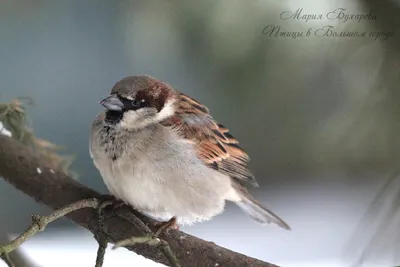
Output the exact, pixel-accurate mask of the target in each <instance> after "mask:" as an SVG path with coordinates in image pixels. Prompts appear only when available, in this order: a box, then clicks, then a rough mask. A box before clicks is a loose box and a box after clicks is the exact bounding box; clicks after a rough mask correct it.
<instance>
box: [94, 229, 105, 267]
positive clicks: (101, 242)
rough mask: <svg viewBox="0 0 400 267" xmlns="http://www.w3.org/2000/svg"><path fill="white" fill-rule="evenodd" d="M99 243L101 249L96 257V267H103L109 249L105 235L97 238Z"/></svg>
mask: <svg viewBox="0 0 400 267" xmlns="http://www.w3.org/2000/svg"><path fill="white" fill-rule="evenodd" d="M96 240H97V242H98V243H99V248H98V249H97V256H96V264H95V267H102V266H103V262H104V255H105V254H106V249H107V243H108V242H107V238H105V237H104V235H100V236H98V237H96Z"/></svg>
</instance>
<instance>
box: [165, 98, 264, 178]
mask: <svg viewBox="0 0 400 267" xmlns="http://www.w3.org/2000/svg"><path fill="white" fill-rule="evenodd" d="M178 99H180V101H179V100H178V101H177V106H176V112H175V115H174V116H172V117H170V118H168V119H167V120H165V121H163V122H161V124H162V125H164V126H167V127H172V128H174V129H175V130H176V132H177V133H178V134H179V135H181V136H182V137H183V138H185V139H188V140H190V141H192V142H193V143H194V144H195V147H196V151H197V155H198V156H199V158H200V159H201V160H203V162H204V163H206V164H207V165H209V166H210V167H211V168H213V169H215V170H218V171H219V172H221V173H224V174H226V175H228V176H230V177H232V178H235V179H238V180H240V181H246V182H249V183H251V184H253V185H254V186H258V184H257V182H256V180H255V178H254V176H253V174H252V173H251V172H250V170H249V169H248V168H247V164H248V161H249V157H248V155H247V154H246V153H245V152H244V151H243V149H242V148H241V147H239V145H238V141H237V140H236V139H235V137H233V136H232V135H231V134H230V133H229V129H228V128H226V127H224V126H223V125H221V124H218V123H216V122H215V121H214V119H213V118H212V117H211V115H210V114H209V111H208V108H207V107H206V106H204V105H202V104H201V103H199V102H198V101H196V100H195V99H193V98H191V97H189V96H187V95H185V94H182V93H181V94H180V95H179V98H178Z"/></svg>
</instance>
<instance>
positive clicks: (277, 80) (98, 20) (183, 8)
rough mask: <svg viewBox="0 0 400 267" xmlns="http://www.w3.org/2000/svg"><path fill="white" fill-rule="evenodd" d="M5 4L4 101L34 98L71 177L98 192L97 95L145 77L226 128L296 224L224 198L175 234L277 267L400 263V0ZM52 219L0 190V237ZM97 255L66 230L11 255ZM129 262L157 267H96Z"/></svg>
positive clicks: (1, 47)
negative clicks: (213, 211) (34, 217)
mask: <svg viewBox="0 0 400 267" xmlns="http://www.w3.org/2000/svg"><path fill="white" fill-rule="evenodd" d="M0 5H1V6H0V58H1V60H0V82H1V84H0V102H9V101H11V100H12V99H14V98H15V97H18V96H28V97H32V98H33V100H34V102H35V105H34V106H33V107H31V108H29V110H28V112H29V116H30V118H31V121H32V125H33V128H34V131H35V134H36V135H37V136H39V137H41V138H43V139H46V140H49V141H51V142H53V143H56V144H58V145H61V146H64V147H66V148H67V152H66V153H69V154H73V155H75V156H76V158H75V161H74V163H73V165H72V166H71V169H73V171H75V172H76V173H78V174H79V178H78V179H79V181H80V182H81V183H83V184H85V185H87V186H89V187H92V188H94V189H96V190H99V191H101V192H104V193H106V189H105V186H104V185H103V182H102V180H101V178H100V176H99V173H98V172H97V170H96V169H95V168H94V166H93V164H92V161H91V159H90V157H89V153H88V136H89V129H90V125H91V123H92V121H93V119H94V117H95V116H96V114H97V113H99V112H100V111H101V110H102V108H101V106H100V105H98V102H99V100H101V99H102V98H103V97H104V96H106V95H108V93H109V91H110V89H111V87H112V86H113V85H114V84H115V83H116V82H117V81H118V80H119V79H121V78H123V77H125V76H130V75H137V74H149V75H152V76H154V77H156V78H158V79H160V80H162V81H165V82H167V83H169V84H170V85H172V86H173V87H175V88H176V89H179V90H181V91H182V92H184V93H186V94H189V95H191V96H192V97H194V98H195V99H197V100H199V101H200V102H202V103H204V104H206V105H207V106H208V107H209V108H210V110H211V112H212V114H213V116H214V118H215V119H216V120H218V121H219V122H221V123H223V124H224V125H226V126H227V127H229V128H230V129H231V131H232V133H233V134H234V135H235V137H237V138H238V139H239V140H240V143H241V145H242V147H243V148H245V149H246V151H248V153H249V155H250V157H251V158H252V161H251V163H250V168H251V169H252V170H253V172H254V174H255V175H256V177H257V179H258V181H259V183H260V188H253V189H251V191H252V192H253V193H254V195H255V196H256V197H258V198H259V199H260V201H261V202H262V203H264V204H265V205H266V206H267V207H269V208H270V209H271V210H273V211H274V212H275V213H277V214H278V215H279V216H281V217H282V218H283V219H284V220H285V221H287V222H288V223H289V224H290V226H291V227H292V229H293V230H292V231H291V232H288V231H284V230H282V229H278V228H277V227H274V226H267V227H262V226H259V225H257V224H254V223H253V222H252V221H251V220H250V219H249V218H247V217H246V216H245V215H244V214H243V213H242V212H241V211H240V210H239V209H238V208H237V207H235V206H234V205H230V204H228V205H227V207H226V212H225V213H223V214H222V215H219V216H217V217H216V218H215V219H213V220H212V221H210V222H206V223H203V224H197V225H195V226H191V227H184V228H183V230H184V231H186V232H188V233H190V234H193V235H196V236H198V237H200V238H203V239H206V240H210V241H214V242H216V243H217V244H219V245H221V246H224V247H227V248H229V249H232V250H235V251H238V252H241V253H244V254H247V255H249V256H252V257H256V258H259V259H262V260H265V261H268V262H271V263H274V264H277V265H279V266H287V267H301V266H305V267H312V266H318V267H325V266H329V267H330V266H340V267H341V266H374V267H375V266H395V265H396V264H397V265H399V264H400V255H399V253H398V251H399V245H400V244H399V237H400V235H399V233H400V232H399V230H398V226H399V223H400V217H399V216H400V215H399V212H398V210H399V209H398V206H399V205H400V201H399V196H400V194H399V193H400V179H399V176H398V171H399V167H398V161H399V160H400V149H399V148H400V141H399V138H398V137H399V132H400V105H399V104H400V90H399V86H398V85H399V82H400V75H399V66H400V64H399V63H400V61H399V60H400V53H399V51H400V37H399V34H400V32H399V31H400V17H399V16H398V14H400V1H398V0H397V1H394V0H382V1H375V0H351V1H349V0H343V1H339V0H337V1H335V0H331V1H329V0H302V1H299V0H285V1H272V0H253V1H240V0H220V1H211V0H203V1H178V0H169V1H144V0H142V1H139V0H137V1H134V0H131V1H127V0H125V1H123V0H121V1H99V0H98V1H94V0H86V1H80V0H69V1H45V0H36V1H30V0H3V1H0ZM338 8H342V9H343V10H340V9H339V10H338ZM312 14H317V15H318V14H322V17H321V18H320V19H319V18H318V16H316V17H314V18H313V19H309V20H308V21H306V19H305V18H306V16H308V15H312ZM328 14H330V15H329V16H328ZM340 14H342V15H340ZM352 14H353V15H357V14H361V15H367V14H370V15H369V16H358V17H354V16H353V17H350V15H352ZM345 15H348V16H347V17H346V16H345ZM346 18H348V19H347V20H346ZM274 27H275V28H274ZM279 27H280V28H279ZM326 27H328V28H326ZM329 27H332V28H329ZM278 28H279V30H278ZM310 28H311V29H310ZM271 29H274V31H272V30H271ZM309 29H310V33H311V34H310V35H309V36H307V35H306V33H307V31H308V30H309ZM319 29H320V31H318V32H317V30H319ZM301 32H303V33H302V34H300V33H301ZM331 32H337V35H336V36H335V34H333V33H331ZM340 32H345V33H346V34H345V35H344V36H343V34H342V36H341V35H340ZM363 32H365V34H362V33H363ZM370 35H371V36H370ZM295 37H296V38H295ZM49 212H50V211H49V210H48V209H46V208H44V207H41V206H39V205H38V204H37V203H35V202H34V201H33V200H32V199H30V198H28V197H26V196H25V195H23V194H22V193H20V192H18V191H16V190H15V189H14V188H13V187H11V186H10V185H8V184H7V183H5V182H4V181H2V180H0V236H1V238H0V242H1V243H5V242H7V238H11V237H15V236H16V235H17V234H18V233H20V232H21V231H23V230H24V229H25V228H26V227H27V226H28V224H29V223H30V214H31V213H40V214H47V213H49ZM233 233H234V234H233ZM96 248H97V245H96V242H95V240H94V239H93V238H92V237H91V236H90V234H89V233H88V232H86V231H84V230H83V229H81V228H79V227H78V226H76V225H73V224H72V223H70V222H68V221H67V220H61V221H58V222H56V223H54V224H52V225H50V226H49V228H47V229H46V231H45V232H44V233H40V234H38V235H37V236H35V237H34V238H33V239H32V240H30V241H28V242H26V243H25V244H24V245H23V246H22V250H21V251H20V252H22V254H21V255H22V256H23V257H24V258H25V259H20V260H21V263H20V265H18V266H43V267H47V266H49V267H50V266H92V265H94V261H95V254H96ZM60 259H62V261H61V262H60ZM22 261H25V263H22ZM2 264H3V263H0V266H3V265H4V264H3V265H2ZM135 264H136V265H135ZM133 265H135V266H157V265H155V264H154V263H152V262H151V261H148V260H145V259H143V258H142V257H139V256H135V255H134V254H132V253H130V252H127V251H125V250H124V249H120V250H117V251H110V252H108V253H107V254H106V260H105V267H107V266H133ZM4 266H5V265H4Z"/></svg>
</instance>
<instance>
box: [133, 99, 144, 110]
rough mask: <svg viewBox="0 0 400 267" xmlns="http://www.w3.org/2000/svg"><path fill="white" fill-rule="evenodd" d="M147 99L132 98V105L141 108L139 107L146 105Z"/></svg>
mask: <svg viewBox="0 0 400 267" xmlns="http://www.w3.org/2000/svg"><path fill="white" fill-rule="evenodd" d="M145 103H146V102H145V100H144V99H142V100H136V99H135V100H132V101H131V106H132V107H133V108H134V109H139V108H142V107H144V105H145Z"/></svg>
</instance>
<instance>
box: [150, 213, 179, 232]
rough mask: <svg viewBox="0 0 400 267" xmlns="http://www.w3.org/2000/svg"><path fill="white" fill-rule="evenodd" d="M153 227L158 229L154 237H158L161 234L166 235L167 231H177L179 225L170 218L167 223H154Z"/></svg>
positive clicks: (174, 219)
mask: <svg viewBox="0 0 400 267" xmlns="http://www.w3.org/2000/svg"><path fill="white" fill-rule="evenodd" d="M154 226H155V227H158V230H157V232H156V236H159V235H160V234H162V233H168V232H169V230H171V229H172V230H179V225H178V224H177V223H176V217H172V218H171V219H170V220H169V221H166V222H156V223H154Z"/></svg>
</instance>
